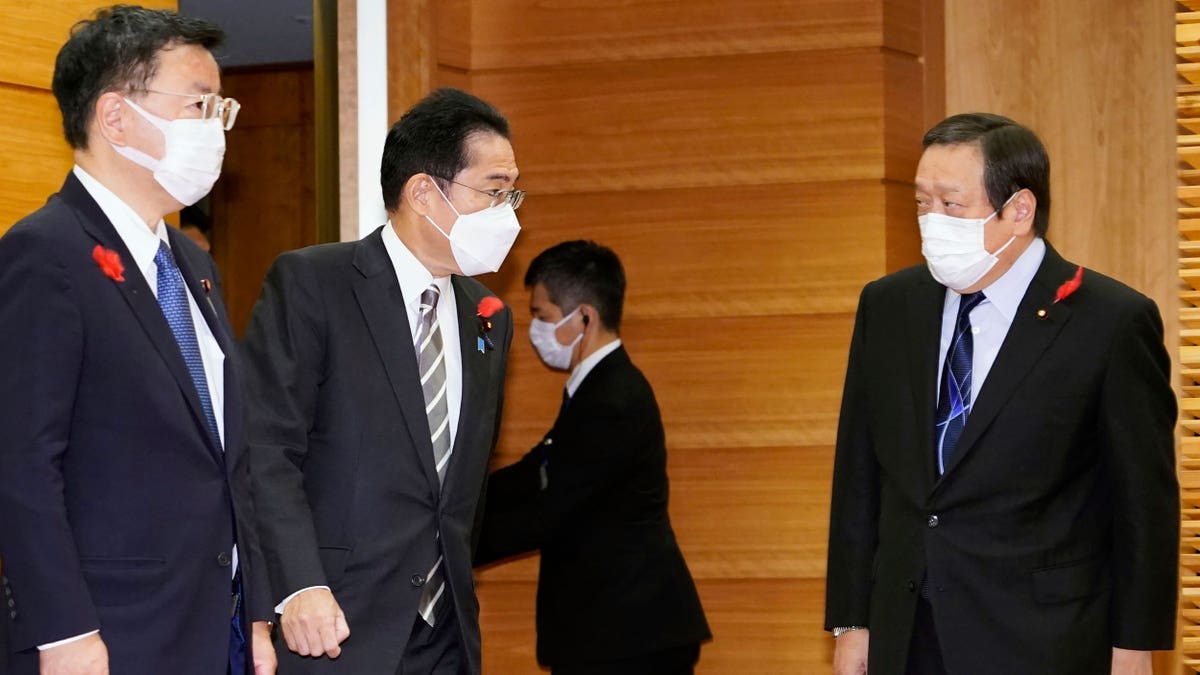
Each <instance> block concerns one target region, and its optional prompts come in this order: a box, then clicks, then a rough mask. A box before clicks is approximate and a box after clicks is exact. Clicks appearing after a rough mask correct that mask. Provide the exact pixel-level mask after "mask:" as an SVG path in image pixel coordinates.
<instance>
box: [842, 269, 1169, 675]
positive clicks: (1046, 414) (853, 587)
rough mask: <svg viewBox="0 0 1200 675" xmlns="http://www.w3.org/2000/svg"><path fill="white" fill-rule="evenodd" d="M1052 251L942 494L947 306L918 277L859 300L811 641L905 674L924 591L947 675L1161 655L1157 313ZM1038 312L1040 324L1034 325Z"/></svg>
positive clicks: (1164, 460)
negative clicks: (925, 589) (939, 444)
mask: <svg viewBox="0 0 1200 675" xmlns="http://www.w3.org/2000/svg"><path fill="white" fill-rule="evenodd" d="M1075 269H1076V268H1075V266H1074V265H1073V264H1070V263H1068V262H1066V261H1064V260H1063V259H1062V258H1061V257H1060V256H1059V255H1058V254H1057V253H1056V252H1055V251H1054V250H1053V249H1052V248H1050V247H1049V246H1047V251H1046V257H1045V260H1044V262H1043V263H1042V265H1041V267H1040V268H1039V269H1038V271H1037V274H1036V276H1035V277H1034V279H1033V282H1032V283H1031V284H1030V286H1029V288H1028V290H1027V291H1026V293H1025V297H1024V298H1023V300H1022V301H1021V304H1020V307H1019V309H1018V310H1017V315H1016V317H1015V318H1014V319H1013V323H1012V326H1011V328H1010V329H1009V332H1008V335H1007V338H1006V339H1005V341H1004V343H1003V346H1002V347H1001V349H1000V352H999V354H998V355H997V357H996V361H995V363H994V365H993V366H992V368H991V371H990V372H989V374H988V376H987V379H986V381H985V382H984V383H983V387H982V390H981V391H980V394H979V396H978V399H977V400H976V402H975V405H974V409H973V410H972V412H971V415H970V417H969V418H968V421H967V425H966V427H965V428H964V430H963V435H962V437H961V439H960V440H959V444H958V449H957V451H956V452H955V454H954V457H953V458H952V460H951V462H950V464H949V465H948V466H947V467H946V471H945V473H944V474H943V475H942V477H941V478H937V477H936V473H935V469H934V448H933V423H934V408H935V405H936V397H937V382H936V380H937V371H938V368H937V366H938V360H939V359H940V358H942V357H943V355H940V354H938V349H939V331H940V327H941V316H942V303H943V298H944V294H945V288H943V287H942V286H941V285H939V284H937V283H936V282H935V281H934V280H933V279H932V278H931V277H930V275H929V272H928V271H927V270H926V269H925V267H924V266H921V267H914V268H910V269H906V270H903V271H900V272H897V273H895V274H892V275H890V276H887V277H884V278H883V279H880V280H878V281H875V282H873V283H871V284H868V285H867V287H866V288H865V289H864V290H863V293H862V298H861V300H860V303H859V308H858V318H857V321H856V323H855V329H854V337H853V340H852V342H851V347H850V364H849V370H848V373H847V376H846V387H845V393H844V398H843V402H842V413H841V423H840V425H839V429H838V440H837V458H836V464H835V469H834V479H833V503H832V514H831V524H830V539H829V566H828V570H829V571H828V591H827V593H828V595H827V601H826V618H825V621H826V627H827V628H830V627H833V626H851V625H860V626H869V627H870V629H871V635H870V657H869V662H870V668H871V672H872V673H901V672H903V669H904V663H905V654H906V650H907V645H908V640H909V635H910V630H911V625H912V618H913V611H914V607H915V603H916V601H917V597H918V593H919V585H920V583H921V579H922V575H927V578H928V584H929V589H930V594H931V604H932V607H933V614H934V618H935V621H936V624H937V630H938V634H939V638H940V641H941V645H942V652H943V654H944V658H945V661H946V666H947V668H948V670H949V671H950V672H952V673H980V674H987V673H997V674H1001V673H1004V674H1008V673H1053V674H1054V675H1070V674H1073V673H1078V674H1079V675H1094V674H1095V673H1106V672H1108V670H1109V665H1110V661H1111V650H1112V647H1114V646H1116V647H1122V648H1127V649H1140V650H1149V649H1170V648H1171V646H1172V642H1173V639H1174V633H1175V631H1174V621H1175V599H1176V583H1177V567H1176V565H1177V553H1178V550H1179V540H1178V538H1177V537H1178V531H1179V492H1178V485H1177V483H1176V479H1175V462H1174V440H1173V426H1174V423H1175V415H1176V405H1175V397H1174V394H1173V392H1172V390H1171V385H1170V361H1169V359H1168V357H1167V353H1166V350H1165V349H1164V347H1163V329H1162V322H1161V320H1160V318H1159V314H1158V310H1157V309H1156V308H1155V306H1154V303H1153V302H1152V301H1151V300H1149V299H1147V298H1146V297H1144V296H1142V295H1140V294H1139V293H1137V292H1135V291H1133V290H1131V289H1130V288H1128V287H1126V286H1124V285H1122V284H1120V283H1118V282H1116V281H1114V280H1112V279H1109V278H1108V277H1105V276H1103V275H1101V274H1099V273H1096V272H1093V271H1091V270H1086V271H1085V272H1084V273H1083V283H1082V285H1081V286H1080V287H1079V289H1078V290H1077V291H1075V292H1074V293H1073V294H1072V295H1070V296H1068V297H1067V298H1066V299H1064V300H1063V301H1061V302H1058V303H1057V304H1055V303H1054V298H1055V292H1056V290H1057V289H1058V288H1059V286H1060V285H1061V284H1062V283H1063V282H1064V281H1066V280H1068V279H1070V278H1071V277H1072V276H1073V275H1074V273H1075ZM1040 310H1045V316H1044V317H1039V316H1038V313H1039V311H1040Z"/></svg>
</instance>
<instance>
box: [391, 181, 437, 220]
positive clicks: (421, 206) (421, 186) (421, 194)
mask: <svg viewBox="0 0 1200 675" xmlns="http://www.w3.org/2000/svg"><path fill="white" fill-rule="evenodd" d="M400 193H401V196H402V198H403V199H402V201H404V202H405V203H407V204H408V207H409V208H410V209H412V210H413V211H415V212H416V214H417V215H419V216H424V215H428V214H429V209H430V203H429V200H430V199H432V198H433V196H434V195H436V194H437V187H435V186H434V184H433V177H432V176H430V175H429V174H427V173H415V174H413V175H412V176H410V177H409V179H408V180H407V181H405V182H404V188H403V189H401V190H400Z"/></svg>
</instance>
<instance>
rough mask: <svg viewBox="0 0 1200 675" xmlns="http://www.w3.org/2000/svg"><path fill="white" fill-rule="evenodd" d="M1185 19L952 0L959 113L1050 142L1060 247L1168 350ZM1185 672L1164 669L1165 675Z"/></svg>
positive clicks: (1124, 6) (1174, 295) (1015, 1)
mask: <svg viewBox="0 0 1200 675" xmlns="http://www.w3.org/2000/svg"><path fill="white" fill-rule="evenodd" d="M1175 7H1176V5H1175V3H1174V2H1165V1H1151V0H1146V1H1144V2H1143V1H1139V2H1130V1H1129V0H1094V1H1092V2H1088V3H1086V9H1084V8H1083V5H1081V4H1079V3H1066V2H1048V1H1046V0H1004V1H1003V2H1001V1H999V0H991V1H988V0H945V17H946V24H945V28H946V30H945V61H946V78H945V82H946V113H947V114H953V113H959V112H968V111H988V112H995V113H1000V114H1002V115H1007V116H1009V117H1012V118H1013V119H1015V120H1017V121H1019V122H1022V123H1023V124H1025V125H1027V126H1029V127H1030V128H1032V129H1033V130H1034V131H1036V132H1037V133H1038V135H1039V136H1040V137H1041V138H1042V141H1043V142H1044V143H1045V144H1046V149H1047V151H1048V152H1049V154H1050V162H1051V203H1052V209H1051V216H1050V229H1049V234H1048V239H1049V241H1050V242H1051V243H1052V244H1053V245H1054V246H1055V247H1057V248H1058V250H1059V252H1060V253H1062V254H1063V255H1064V256H1065V257H1066V258H1067V259H1069V260H1072V261H1075V262H1078V263H1080V264H1082V265H1085V266H1088V267H1091V268H1094V269H1096V270H1099V271H1101V272H1104V273H1106V274H1109V275H1110V276H1114V277H1116V278H1117V279H1120V280H1122V281H1124V282H1125V283H1127V284H1129V285H1131V286H1133V287H1134V288H1137V289H1138V290H1140V291H1142V292H1143V293H1145V294H1147V295H1149V296H1150V297H1152V298H1154V299H1155V301H1156V302H1157V303H1158V306H1159V309H1160V310H1161V312H1162V314H1163V319H1164V322H1165V324H1166V334H1167V335H1168V336H1175V335H1178V333H1177V330H1178V326H1179V317H1178V308H1179V304H1180V303H1179V291H1180V283H1179V278H1178V275H1177V270H1178V260H1179V243H1178V241H1179V234H1178V232H1177V230H1176V227H1175V206H1176V201H1175V186H1176V184H1177V180H1176V176H1175V170H1176V163H1177V160H1176V159H1175V97H1174V88H1175V57H1174V46H1175V33H1174V30H1175V21H1174V11H1175ZM1167 339H1168V345H1169V346H1170V347H1172V348H1173V347H1174V345H1175V344H1177V343H1176V340H1175V338H1174V337H1168V338H1167ZM1173 351H1176V350H1173ZM1180 668H1181V666H1180V665H1179V660H1178V657H1177V655H1175V654H1172V653H1162V654H1159V655H1158V658H1157V667H1156V672H1158V673H1178V672H1181V670H1180ZM1188 672H1191V671H1190V670H1189V671H1188Z"/></svg>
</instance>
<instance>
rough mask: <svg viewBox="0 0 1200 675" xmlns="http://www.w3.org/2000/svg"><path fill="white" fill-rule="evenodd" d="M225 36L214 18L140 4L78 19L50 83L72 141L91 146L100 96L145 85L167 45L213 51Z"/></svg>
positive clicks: (64, 132) (103, 11) (66, 131)
mask: <svg viewBox="0 0 1200 675" xmlns="http://www.w3.org/2000/svg"><path fill="white" fill-rule="evenodd" d="M224 39H225V33H224V31H222V30H221V29H220V27H218V26H217V25H216V24H214V23H212V22H210V21H206V20H204V19H196V18H189V17H186V16H180V15H179V14H178V13H176V12H172V11H169V10H165V9H146V8H144V7H137V6H135V5H114V6H112V7H106V8H103V9H100V10H98V11H97V12H96V15H95V16H94V17H93V18H91V19H85V20H83V21H80V22H79V23H76V24H75V26H74V27H73V28H72V29H71V37H70V39H68V40H67V42H66V44H64V45H63V46H62V49H60V50H58V58H57V59H55V61H54V79H53V81H52V83H51V89H52V90H53V91H54V98H55V99H57V100H58V109H59V110H60V111H62V119H63V135H64V136H66V138H67V143H70V144H71V147H72V148H76V149H80V150H83V149H86V148H87V145H88V137H87V127H88V123H89V122H90V121H91V119H92V115H93V114H94V110H95V107H96V101H97V100H98V99H99V98H100V96H102V95H103V94H105V93H107V92H110V91H136V90H139V89H145V88H146V84H147V83H148V82H149V81H150V80H151V79H152V78H153V77H154V74H155V73H156V72H157V70H158V53H159V52H160V51H162V50H163V49H166V48H169V47H174V46H177V45H199V46H201V47H204V48H205V49H207V50H209V51H212V50H213V49H214V48H215V47H217V46H219V45H220V44H221V43H222V42H223V41H224Z"/></svg>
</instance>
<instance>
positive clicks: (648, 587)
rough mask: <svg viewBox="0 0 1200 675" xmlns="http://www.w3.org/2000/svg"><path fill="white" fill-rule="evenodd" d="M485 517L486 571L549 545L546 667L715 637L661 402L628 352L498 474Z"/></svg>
mask: <svg viewBox="0 0 1200 675" xmlns="http://www.w3.org/2000/svg"><path fill="white" fill-rule="evenodd" d="M543 466H544V467H545V479H546V481H545V487H544V489H543V487H542V474H543ZM483 522H484V525H483V533H482V536H481V539H480V543H479V551H478V557H477V562H478V563H480V564H484V563H487V562H490V561H493V560H496V559H499V558H503V557H506V556H511V555H515V554H518V553H524V552H527V551H532V550H535V549H541V552H542V557H541V569H540V572H539V575H538V593H537V657H538V661H539V662H540V663H542V664H544V665H549V666H553V667H560V666H563V665H568V664H581V663H596V662H603V661H614V660H620V659H628V658H632V657H636V656H639V655H642V654H646V653H648V652H653V651H659V650H664V649H669V648H672V647H679V646H684V645H690V644H698V643H699V642H701V641H703V640H707V639H709V638H710V637H712V635H711V633H709V630H708V624H707V623H706V622H705V619H704V610H703V609H702V608H701V607H700V598H699V596H698V595H697V594H696V586H695V584H694V583H693V582H692V577H691V574H689V573H688V569H687V565H686V564H685V563H684V560H683V555H682V554H681V553H680V552H679V545H678V544H677V543H676V542H675V533H674V532H673V531H672V529H671V521H670V518H669V516H668V513H667V451H666V446H665V444H664V436H663V426H662V418H661V417H660V415H659V412H658V404H657V403H656V402H655V400H654V392H653V390H651V388H650V383H649V382H647V381H646V378H645V377H643V376H642V373H641V371H639V370H638V369H637V368H636V367H635V366H634V365H633V363H632V362H631V361H630V360H629V355H628V354H627V353H626V352H625V349H624V348H618V349H617V350H616V351H614V352H613V353H611V354H609V355H608V356H606V357H604V358H603V359H602V360H601V361H600V362H599V363H598V364H596V366H595V368H594V369H593V370H592V371H591V372H590V373H588V375H587V377H586V378H584V380H583V382H582V383H581V384H580V385H579V389H577V390H576V392H575V395H574V396H573V397H571V401H570V403H569V404H567V405H566V406H565V407H564V408H563V410H562V411H561V412H560V413H559V415H558V419H557V420H555V422H554V427H553V428H552V429H551V430H550V432H549V433H547V434H546V437H545V438H544V439H543V440H542V442H541V444H539V445H538V446H537V447H535V448H534V449H533V450H531V451H530V452H529V453H528V454H527V455H525V457H523V458H522V459H521V460H520V461H518V462H517V463H516V464H513V465H511V466H508V467H505V468H503V469H500V470H499V471H497V472H495V473H493V474H492V476H491V479H490V480H489V482H488V495H487V508H486V509H485V510H484V521H483Z"/></svg>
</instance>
